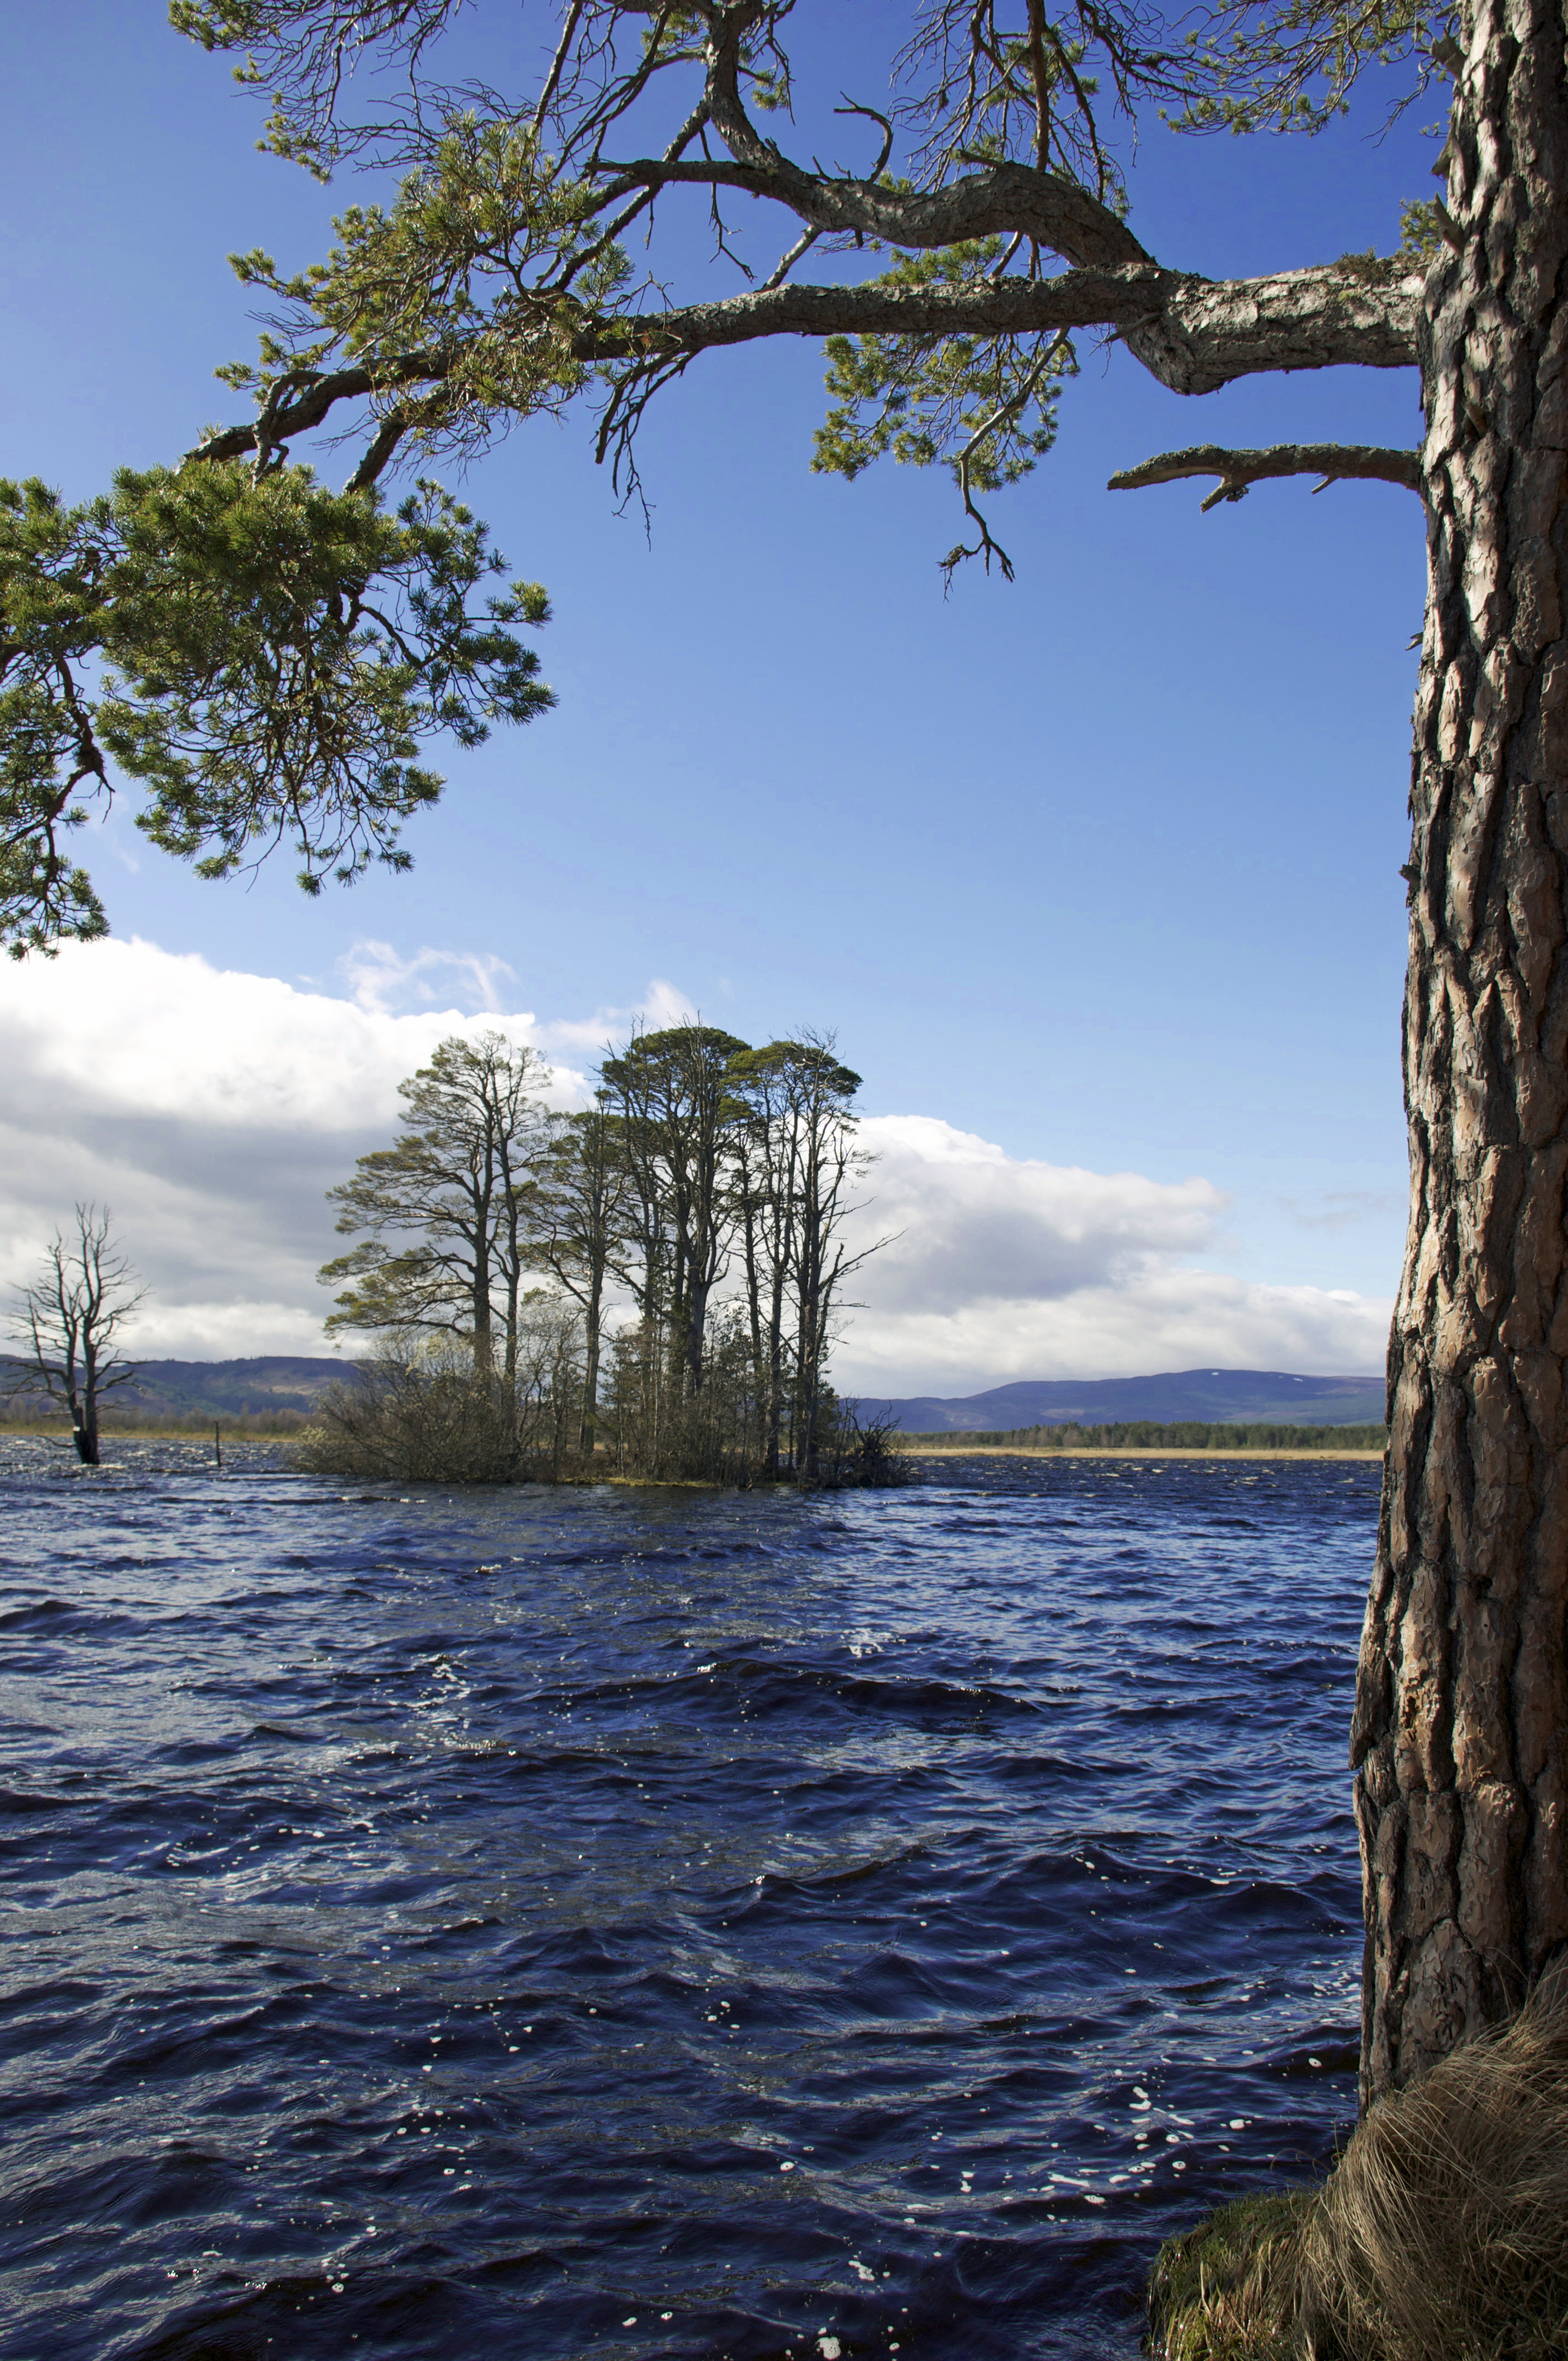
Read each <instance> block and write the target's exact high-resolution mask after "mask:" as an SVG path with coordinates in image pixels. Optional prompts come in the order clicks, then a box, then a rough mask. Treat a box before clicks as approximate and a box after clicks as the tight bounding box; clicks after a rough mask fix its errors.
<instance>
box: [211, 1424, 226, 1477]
mask: <svg viewBox="0 0 1568 2361" xmlns="http://www.w3.org/2000/svg"><path fill="white" fill-rule="evenodd" d="M213 1457H214V1459H215V1460H216V1461H217V1463H218V1473H219V1475H220V1476H221V1475H222V1474H223V1467H224V1430H223V1426H222V1423H221V1422H220V1421H219V1420H217V1419H214V1421H213Z"/></svg>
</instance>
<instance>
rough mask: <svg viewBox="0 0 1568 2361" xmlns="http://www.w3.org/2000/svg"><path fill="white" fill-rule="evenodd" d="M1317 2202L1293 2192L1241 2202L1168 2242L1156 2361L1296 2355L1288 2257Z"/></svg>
mask: <svg viewBox="0 0 1568 2361" xmlns="http://www.w3.org/2000/svg"><path fill="white" fill-rule="evenodd" d="M1311 2196H1312V2192H1311V2191H1310V2190H1301V2189H1292V2190H1287V2191H1259V2192H1258V2193H1256V2194H1255V2195H1253V2196H1249V2197H1238V2198H1236V2199H1234V2201H1233V2202H1232V2203H1230V2204H1229V2205H1223V2206H1222V2207H1221V2208H1220V2210H1219V2212H1218V2213H1212V2214H1210V2215H1209V2217H1208V2219H1207V2220H1206V2221H1203V2222H1200V2223H1199V2224H1198V2226H1197V2228H1196V2229H1193V2230H1187V2231H1184V2232H1183V2233H1182V2234H1181V2235H1180V2236H1179V2237H1176V2238H1168V2239H1167V2241H1166V2243H1165V2245H1164V2246H1162V2247H1161V2248H1160V2250H1159V2253H1158V2254H1157V2257H1155V2266H1154V2269H1153V2271H1152V2272H1151V2274H1150V2277H1149V2290H1148V2311H1149V2323H1150V2333H1149V2338H1148V2345H1147V2350H1148V2351H1149V2352H1150V2353H1151V2354H1152V2355H1154V2356H1157V2361H1255V2356H1259V2361H1261V2356H1273V2361H1279V2356H1283V2355H1287V2354H1289V2353H1291V2352H1293V2351H1294V2349H1295V2346H1294V2341H1293V2339H1292V2337H1291V2336H1290V2334H1288V2331H1287V2330H1286V2329H1285V2328H1284V2325H1283V2323H1282V2321H1281V2318H1280V2313H1281V2312H1282V2311H1283V2309H1284V2306H1283V2305H1282V2304H1280V2302H1279V2301H1278V2297H1279V2292H1280V2290H1279V2285H1278V2283H1279V2281H1280V2280H1281V2279H1284V2280H1285V2282H1286V2284H1287V2286H1288V2257H1289V2256H1290V2255H1291V2254H1293V2252H1294V2244H1295V2237H1296V2233H1297V2230H1298V2228H1299V2224H1300V2220H1301V2216H1302V2213H1303V2212H1304V2210H1305V2208H1306V2207H1307V2206H1308V2205H1309V2204H1310V2202H1311ZM1281 2263H1285V2264H1286V2265H1287V2268H1286V2269H1285V2270H1284V2271H1281V2270H1280V2269H1279V2268H1277V2266H1278V2265H1280V2264H1281ZM1271 2298H1273V2299H1274V2301H1271V2300H1270V2299H1271Z"/></svg>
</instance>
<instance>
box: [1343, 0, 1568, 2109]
mask: <svg viewBox="0 0 1568 2361" xmlns="http://www.w3.org/2000/svg"><path fill="white" fill-rule="evenodd" d="M1464 49H1465V58H1466V62H1465V65H1464V71H1463V73H1462V76H1461V80H1460V84H1459V88H1458V91H1457V94H1456V100H1455V107H1454V115H1453V131H1452V134H1451V137H1450V140H1449V144H1448V148H1447V150H1446V160H1447V163H1448V167H1449V176H1450V178H1449V212H1450V213H1451V214H1452V216H1453V223H1454V225H1455V229H1456V236H1457V240H1458V242H1457V243H1456V245H1455V246H1454V247H1453V251H1452V252H1447V253H1445V254H1444V255H1443V256H1442V258H1440V260H1439V262H1438V263H1437V264H1435V265H1434V267H1433V269H1432V271H1431V276H1430V278H1429V280H1428V285H1427V293H1426V325H1425V330H1424V337H1425V349H1424V351H1423V355H1422V365H1423V369H1424V374H1425V391H1426V401H1427V414H1428V423H1429V432H1428V438H1427V443H1426V448H1425V453H1424V462H1423V466H1424V478H1425V485H1424V489H1425V493H1426V498H1427V501H1428V508H1429V535H1430V562H1431V591H1430V600H1429V608H1428V620H1427V631H1426V640H1425V647H1424V653H1423V658H1422V670H1421V686H1420V697H1419V700H1418V706H1417V714H1416V751H1415V764H1414V784H1413V788H1412V798H1411V802H1412V814H1413V819H1414V848H1413V851H1412V854H1411V865H1410V870H1409V873H1408V874H1409V877H1410V885H1411V895H1410V899H1411V920H1410V966H1409V986H1408V992H1407V999H1406V1010H1405V1089H1406V1101H1407V1106H1408V1110H1409V1131H1410V1163H1411V1171H1410V1190H1411V1199H1410V1228H1409V1246H1408V1248H1407V1253H1406V1261H1405V1268H1404V1275H1403V1279H1402V1282H1401V1286H1400V1292H1399V1299H1398V1309H1397V1311H1396V1313H1395V1320H1394V1329H1393V1335H1392V1338H1391V1340H1390V1345H1389V1367H1388V1383H1389V1407H1390V1418H1391V1422H1392V1434H1391V1444H1390V1450H1389V1455H1388V1467H1387V1480H1386V1484H1385V1491H1384V1506H1383V1523H1382V1532H1381V1537H1380V1543H1379V1550H1378V1558H1377V1566H1376V1574H1375V1576H1374V1580H1373V1586H1372V1592H1371V1597H1370V1598H1369V1600H1368V1605H1367V1617H1366V1625H1365V1634H1364V1638H1363V1643H1362V1655H1361V1668H1360V1677H1359V1684H1358V1695H1357V1703H1356V1716H1355V1726H1354V1736H1353V1742H1352V1759H1353V1761H1354V1763H1356V1765H1357V1766H1358V1769H1357V1777H1356V1808H1357V1817H1358V1819H1359V1821H1360V1825H1361V1831H1362V1840H1363V1848H1364V1851H1363V1863H1364V1880H1365V1910H1366V1963H1365V2003H1364V2005H1365V2023H1364V2037H1363V2047H1362V2085H1363V2102H1364V2104H1365V2103H1366V2102H1368V2101H1370V2100H1371V2099H1373V2098H1376V2096H1377V2095H1378V2094H1379V2093H1380V2092H1382V2091H1384V2090H1386V2089H1387V2088H1389V2087H1391V2086H1394V2085H1398V2084H1400V2083H1403V2082H1405V2081H1409V2080H1410V2079H1411V2078H1412V2077H1413V2076H1414V2075H1416V2074H1418V2073H1420V2071H1422V2070H1424V2069H1425V2068H1426V2067H1428V2066H1430V2065H1431V2064H1432V2063H1433V2062H1434V2061H1435V2060H1436V2059H1438V2058H1440V2057H1442V2055H1443V2054H1444V2053H1445V2052H1446V2051H1448V2050H1449V2049H1451V2048H1453V2046H1454V2045H1455V2043H1456V2042H1458V2041H1460V2040H1462V2039H1464V2037H1467V2036H1468V2035H1470V2034H1472V2033H1474V2032H1475V2031H1477V2030H1478V2029H1479V2028H1480V2027H1481V2026H1484V2025H1486V2024H1487V2023H1489V2022H1492V2021H1494V2020H1495V2019H1496V2018H1497V2016H1499V2015H1501V2014H1502V2013H1503V2012H1504V2011H1505V2010H1506V2009H1507V2008H1508V2007H1509V2006H1510V2005H1512V2004H1515V2003H1517V2001H1518V2000H1519V1997H1520V1993H1521V1990H1522V1988H1523V1986H1524V1984H1525V1983H1526V1982H1527V1981H1528V1980H1529V1979H1530V1977H1532V1976H1533V1975H1535V1974H1536V1973H1537V1972H1538V1971H1540V1969H1541V1967H1542V1966H1543V1965H1544V1964H1545V1963H1546V1962H1547V1961H1548V1960H1550V1959H1551V1958H1552V1956H1553V1954H1554V1953H1555V1952H1556V1951H1557V1950H1558V1949H1559V1948H1560V1947H1562V1946H1563V1944H1564V1943H1565V1942H1568V1817H1565V1815H1568V1403H1565V1402H1564V1399H1563V1364H1564V1358H1565V1356H1568V1273H1565V1251H1564V1249H1565V1237H1564V1190H1565V1184H1568V959H1565V958H1564V957H1563V946H1564V942H1565V940H1568V868H1565V863H1568V640H1565V639H1564V636H1563V633H1564V618H1563V564H1564V557H1565V555H1568V506H1565V504H1564V498H1563V492H1564V466H1565V446H1568V309H1565V306H1564V291H1565V288H1564V282H1565V280H1568V94H1565V90H1564V49H1563V15H1562V11H1561V8H1560V7H1559V6H1554V5H1548V0H1475V5H1473V7H1472V10H1471V12H1470V17H1469V22H1468V26H1467V37H1466V39H1465V43H1464Z"/></svg>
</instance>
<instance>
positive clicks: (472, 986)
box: [338, 941, 532, 1023]
mask: <svg viewBox="0 0 1568 2361" xmlns="http://www.w3.org/2000/svg"><path fill="white" fill-rule="evenodd" d="M338 967H339V970H340V972H341V973H342V975H343V978H344V981H345V983H346V984H347V986H348V991H349V996H350V998H351V999H352V1000H354V1001H355V1003H356V1005H358V1006H359V1007H361V1008H367V1009H369V1010H370V1011H371V1013H372V1014H373V1015H375V1016H389V1015H390V1014H391V1013H392V1012H393V1011H394V1010H407V1009H409V1008H411V1007H412V1008H433V1007H434V1006H435V1005H436V1004H437V1002H438V1001H442V1000H444V1001H445V1003H446V1004H447V1005H451V1003H452V1002H453V1000H454V998H455V999H456V1000H457V1001H459V1002H460V1003H462V1004H463V1005H464V1006H465V1007H466V1008H467V1009H469V1010H470V1011H473V1010H476V1009H482V1010H484V1011H486V1012H487V1013H489V1014H494V1015H499V1013H500V1011H501V1008H502V1006H503V1005H504V1004H503V1002H502V998H501V994H500V990H499V986H500V984H501V983H502V981H503V979H504V981H505V982H507V983H516V982H517V971H516V970H515V968H511V967H509V966H508V964H507V962H506V961H505V960H504V959H499V958H498V957H497V955H496V954H495V952H494V951H441V950H431V949H429V948H428V947H426V948H425V949H423V950H417V951H415V952H414V953H413V954H412V956H411V958H407V959H405V958H404V957H403V956H402V955H401V954H400V952H399V951H398V950H396V949H395V948H394V946H393V945H392V944H391V943H379V942H374V941H365V942H358V943H356V944H355V946H354V948H353V950H349V951H345V953H344V956H343V957H342V959H341V960H340V961H338ZM529 1021H530V1023H532V1018H531V1019H530V1020H529Z"/></svg>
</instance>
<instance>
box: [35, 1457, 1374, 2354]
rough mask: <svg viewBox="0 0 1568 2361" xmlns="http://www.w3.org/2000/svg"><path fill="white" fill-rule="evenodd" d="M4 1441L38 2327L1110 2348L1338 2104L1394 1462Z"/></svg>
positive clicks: (1307, 2153)
mask: <svg viewBox="0 0 1568 2361" xmlns="http://www.w3.org/2000/svg"><path fill="white" fill-rule="evenodd" d="M113 1449H114V1455H115V1460H116V1461H117V1462H118V1465H116V1466H115V1467H112V1468H106V1469H104V1470H102V1471H100V1472H98V1473H97V1474H86V1475H81V1476H77V1475H72V1474H71V1471H70V1469H69V1466H68V1465H67V1463H66V1462H65V1460H64V1458H63V1456H62V1455H60V1453H59V1452H58V1451H55V1450H52V1449H50V1448H49V1446H47V1445H45V1444H31V1443H22V1442H17V1441H12V1442H10V1443H5V1444H0V1712H3V1715H4V1741H3V1743H4V1748H5V1768H4V1773H3V1777H4V1790H3V1794H0V1804H3V1810H0V1839H3V1854H0V1872H3V1876H0V1908H3V1912H4V1916H3V1918H0V1929H3V1931H4V1935H5V1945H4V1950H3V1953H0V1978H3V1982H4V2016H3V2037H4V2048H3V2059H0V2190H3V2197H0V2238H3V2241H4V2261H5V2274H4V2279H3V2280H0V2287H3V2290H4V2292H3V2294H0V2306H3V2307H4V2309H3V2312H0V2323H3V2324H0V2352H4V2354H5V2355H6V2356H28V2361H32V2356H38V2361H45V2357H46V2356H47V2361H77V2356H81V2361H102V2356H115V2361H121V2356H133V2355H134V2356H137V2361H152V2356H159V2361H177V2356H178V2361H198V2356H200V2357H201V2361H218V2356H256V2361H261V2356H273V2361H307V2356H332V2361H342V2356H347V2355H350V2354H352V2353H354V2352H355V2351H356V2350H357V2351H359V2352H362V2353H364V2354H366V2355H367V2356H369V2355H376V2356H441V2361H492V2356H494V2361H500V2356H527V2361H557V2356H559V2361H567V2356H574V2357H575V2356H595V2361H598V2356H609V2355H615V2356H628V2361H630V2356H641V2361H651V2356H691V2361H718V2356H732V2361H762V2356H784V2355H794V2356H801V2361H809V2356H815V2361H834V2356H836V2355H837V2356H841V2361H861V2356H872V2355H875V2356H883V2355H896V2356H900V2361H916V2356H927V2361H938V2356H939V2357H940V2361H956V2356H960V2355H961V2356H964V2361H986V2356H997V2361H1003V2356H1005V2361H1026V2356H1094V2355H1120V2356H1126V2355H1130V2354H1132V2353H1133V2352H1135V2349H1136V2345H1137V2339H1138V2334H1139V2329H1140V2320H1139V2315H1138V2298H1139V2291H1140V2287H1141V2281H1142V2276H1143V2274H1144V2272H1145V2270H1146V2267H1147V2263H1148V2260H1149V2258H1150V2257H1151V2255H1152V2253H1153V2250H1154V2248H1155V2246H1156V2245H1157V2242H1158V2241H1159V2239H1160V2238H1161V2237H1162V2236H1164V2235H1167V2234H1168V2232H1170V2231H1171V2230H1172V2229H1174V2228H1177V2227H1179V2226H1181V2225H1183V2224H1187V2223H1189V2222H1190V2221H1191V2220H1193V2219H1194V2218H1195V2217H1196V2216H1197V2215H1198V2214H1200V2213H1201V2212H1203V2211H1204V2210H1206V2209H1207V2208H1209V2207H1211V2206H1212V2205H1213V2204H1214V2203H1216V2202H1219V2201H1220V2200H1222V2199H1223V2198H1224V2197H1226V2196H1228V2195H1230V2194H1233V2193H1234V2191H1237V2190H1239V2189H1241V2188H1244V2187H1247V2186H1255V2185H1257V2184H1258V2183H1259V2182H1260V2181H1266V2180H1272V2179H1277V2178H1281V2177H1283V2178H1290V2177H1299V2176H1301V2175H1302V2174H1304V2173H1306V2172H1307V2171H1309V2170H1310V2169H1313V2168H1315V2167H1321V2164H1322V2163H1323V2161H1324V2160H1325V2158H1327V2156H1328V2155H1329V2153H1330V2151H1331V2149H1332V2137H1333V2134H1334V2131H1335V2128H1336V2126H1340V2125H1343V2124H1344V2122H1345V2121H1346V2119H1347V2118H1348V2117H1349V2116H1350V2114H1352V2112H1353V2108H1354V2056H1355V2053H1354V2023H1355V2015H1356V2001H1355V1990H1354V1980H1355V1973H1356V1967H1357V1960H1358V1953H1359V1931H1358V1918H1359V1904H1358V1889H1357V1883H1356V1871H1355V1847H1354V1830H1353V1828H1352V1823H1351V1818H1350V1815H1349V1811H1348V1808H1347V1807H1348V1801H1349V1790H1348V1780H1347V1776H1346V1773H1345V1771H1344V1767H1343V1765H1344V1752H1345V1730H1346V1726H1347V1721H1348V1714H1349V1704H1350V1689H1351V1681H1352V1674H1353V1668H1354V1648H1355V1640H1356V1629H1357V1623H1358V1620H1359V1614H1360V1607H1361V1598H1362V1593H1363V1589H1364V1587H1365V1576H1366V1570H1367V1565H1368V1563H1369V1559H1370V1553H1371V1547H1372V1541H1373V1533H1374V1525H1375V1519H1376V1488H1377V1472H1378V1471H1377V1469H1376V1466H1371V1465H1365V1464H1361V1465H1357V1464H1354V1463H1352V1464H1346V1463H1343V1462H1339V1463H1336V1462H1332V1461H1329V1462H1317V1463H1311V1464H1301V1465H1297V1466H1259V1465H1257V1464H1255V1463H1252V1464H1249V1463H1236V1462H1230V1463H1220V1464H1215V1465H1209V1466H1204V1465H1201V1464H1196V1465H1195V1464H1193V1463H1190V1462H1189V1463H1182V1462H1173V1463H1170V1464H1168V1465H1160V1464H1158V1463H1137V1462H1120V1463H1118V1462H1086V1461H1081V1460H1079V1461H1072V1460H1069V1461H1061V1462H1044V1463H1040V1462H1036V1463H1032V1464H1029V1463H1015V1462H1014V1463H1003V1462H997V1461H992V1462H989V1463H983V1462H973V1463H970V1464H969V1472H970V1475H971V1476H972V1477H973V1479H974V1480H973V1482H972V1484H971V1483H966V1482H963V1481H959V1480H955V1477H954V1472H953V1471H950V1470H944V1471H943V1474H942V1480H941V1481H940V1483H939V1484H933V1485H931V1486H929V1487H927V1488H921V1489H918V1490H914V1491H909V1492H905V1493H901V1494H879V1495H871V1496H859V1497H853V1496H852V1497H848V1498H837V1499H805V1500H803V1499H797V1498H795V1497H793V1496H788V1495H784V1494H781V1495H779V1496H777V1497H773V1496H760V1495H750V1496H734V1495H730V1496H721V1495H712V1494H707V1493H702V1492H696V1491H691V1492H674V1491H630V1490H627V1491H615V1490H611V1489H608V1488H607V1489H603V1490H594V1491H560V1492H546V1491H539V1490H533V1489H522V1490H516V1491H508V1492H499V1493H463V1494H458V1495H456V1496H453V1495H450V1494H448V1493H445V1492H444V1491H441V1490H438V1489H435V1490H427V1491H423V1492H419V1493H416V1494H415V1495H413V1496H412V1497H410V1498H407V1499H402V1498H398V1497H395V1496H389V1497H377V1496H373V1495H370V1496H367V1495H358V1494H347V1495H345V1494H342V1493H341V1491H340V1489H339V1488H337V1487H334V1486H332V1485H328V1484H326V1483H323V1482H322V1481H321V1480H319V1479H314V1478H304V1477H296V1476H291V1475H290V1474H288V1473H287V1472H286V1471H285V1470H283V1469H281V1468H280V1467H277V1466H272V1465H270V1464H269V1461H268V1458H267V1455H266V1454H265V1453H263V1452H259V1451H255V1452H253V1453H252V1455H251V1456H250V1459H249V1461H248V1463H247V1464H242V1465H240V1466H237V1467H234V1466H231V1468H230V1470H229V1471H228V1472H227V1473H225V1475H224V1476H222V1477H215V1476H214V1475H213V1474H212V1473H211V1472H210V1470H209V1469H208V1468H206V1467H205V1466H203V1458H202V1455H201V1454H200V1453H199V1452H198V1451H197V1450H196V1449H195V1447H194V1446H190V1447H187V1446H184V1445H179V1444H134V1445H122V1444H116V1445H115V1446H113Z"/></svg>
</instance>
